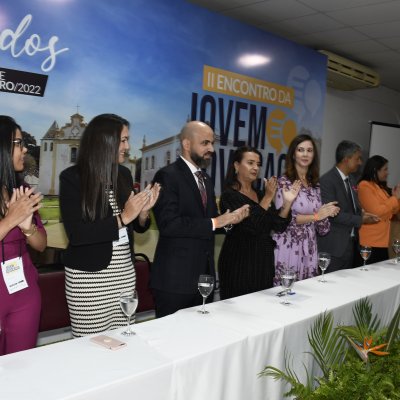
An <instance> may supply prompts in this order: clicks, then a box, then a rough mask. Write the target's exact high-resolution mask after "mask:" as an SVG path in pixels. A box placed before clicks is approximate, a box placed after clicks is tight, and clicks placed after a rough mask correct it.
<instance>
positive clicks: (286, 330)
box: [0, 261, 400, 400]
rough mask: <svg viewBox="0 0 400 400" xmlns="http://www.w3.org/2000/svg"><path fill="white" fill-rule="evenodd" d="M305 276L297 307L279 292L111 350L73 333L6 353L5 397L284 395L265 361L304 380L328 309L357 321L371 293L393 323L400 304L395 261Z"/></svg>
mask: <svg viewBox="0 0 400 400" xmlns="http://www.w3.org/2000/svg"><path fill="white" fill-rule="evenodd" d="M326 278H327V280H328V282H327V283H320V282H318V280H317V278H313V279H308V280H305V281H302V282H297V283H296V284H295V286H294V291H295V294H294V295H291V296H289V298H290V301H291V302H292V305H290V306H283V305H281V304H280V301H281V300H282V299H281V298H278V297H276V295H275V294H276V293H277V292H278V291H279V290H280V289H278V288H273V289H269V290H265V291H262V292H258V293H253V294H250V295H246V296H241V297H237V298H234V299H230V300H225V301H220V302H216V303H213V304H209V305H207V307H208V309H209V310H210V314H207V315H202V314H199V313H197V312H196V309H195V308H192V309H186V310H182V311H179V312H178V313H176V314H174V315H171V316H168V317H165V318H162V319H159V320H153V321H149V322H144V323H141V324H138V325H137V326H135V327H134V329H135V331H136V332H137V335H136V336H134V337H130V338H124V337H123V336H121V335H120V330H119V331H113V332H109V333H108V334H109V335H110V336H114V337H118V338H119V339H122V340H124V341H126V342H127V343H128V346H127V347H125V348H123V349H121V350H118V351H110V350H107V349H105V348H102V347H99V346H97V345H95V344H93V343H91V342H90V341H89V338H82V339H75V340H71V341H66V342H62V343H58V344H54V345H49V346H44V347H41V348H37V349H34V350H29V351H25V352H20V353H16V354H11V355H8V356H4V357H0V398H1V400H28V399H29V400H36V399H38V400H46V399H49V400H50V399H51V400H58V399H88V400H103V399H104V400H105V399H107V400H108V399H121V398H131V399H143V400H152V399H158V400H197V399H199V400H204V399H207V400H221V399H229V400H243V399H251V400H257V399H260V400H261V399H262V400H266V399H268V400H274V399H276V400H278V399H282V398H283V393H284V390H285V388H284V387H282V385H281V384H280V383H277V382H274V381H273V380H272V379H270V378H258V377H257V374H258V373H259V372H260V371H261V370H262V369H263V368H264V366H265V365H268V364H269V365H273V366H276V367H279V368H283V362H284V358H283V355H284V352H285V349H286V350H287V351H288V352H289V353H291V354H292V356H293V362H294V366H295V368H296V372H297V373H298V375H299V376H304V370H303V366H302V364H303V363H305V364H306V365H308V366H309V367H313V363H312V359H311V357H310V356H308V355H305V354H304V352H305V351H309V345H308V341H307V332H308V330H309V328H310V326H311V324H312V323H313V321H314V320H315V318H316V317H317V316H318V315H319V314H320V313H321V312H324V311H325V310H328V311H333V313H334V316H335V320H336V321H337V322H343V323H346V324H350V323H352V322H353V317H352V307H353V305H354V304H355V303H356V302H357V301H358V300H359V299H361V298H363V297H366V296H369V297H370V299H371V301H372V303H373V311H374V312H377V313H379V316H380V318H381V321H382V323H387V322H388V321H389V320H390V318H391V317H392V316H393V314H394V311H395V309H396V308H397V306H398V305H399V304H400V265H394V264H393V262H392V261H387V262H383V263H379V264H374V265H372V266H369V271H360V270H359V269H352V270H344V271H339V272H335V273H332V274H327V275H326Z"/></svg>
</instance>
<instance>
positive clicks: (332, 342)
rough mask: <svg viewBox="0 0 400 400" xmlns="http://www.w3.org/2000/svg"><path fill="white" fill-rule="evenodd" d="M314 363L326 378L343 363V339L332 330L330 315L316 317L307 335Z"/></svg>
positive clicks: (331, 317)
mask: <svg viewBox="0 0 400 400" xmlns="http://www.w3.org/2000/svg"><path fill="white" fill-rule="evenodd" d="M308 341H309V342H310V345H311V348H312V349H313V353H311V355H312V356H313V357H314V359H315V361H316V362H317V364H318V365H319V367H320V368H321V370H322V373H323V374H324V377H325V378H327V377H328V375H329V372H330V370H331V369H332V368H335V367H336V366H338V365H340V364H341V363H342V362H343V358H344V355H345V348H346V347H345V343H346V342H345V338H344V337H343V336H342V335H341V334H340V332H339V331H337V330H335V329H334V328H333V316H332V313H327V312H325V313H323V314H321V315H319V316H318V317H317V319H316V320H315V322H314V324H313V326H312V327H311V329H310V332H309V333H308Z"/></svg>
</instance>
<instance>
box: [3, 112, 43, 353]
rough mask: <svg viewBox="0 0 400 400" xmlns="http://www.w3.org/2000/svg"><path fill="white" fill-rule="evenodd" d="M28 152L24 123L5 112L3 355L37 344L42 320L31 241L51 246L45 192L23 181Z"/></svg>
mask: <svg viewBox="0 0 400 400" xmlns="http://www.w3.org/2000/svg"><path fill="white" fill-rule="evenodd" d="M26 152H27V149H26V146H25V143H24V140H23V138H22V132H21V128H20V126H19V125H18V124H17V123H16V122H15V121H14V120H13V119H12V118H11V117H8V116H4V115H1V116H0V182H1V192H0V242H1V244H0V262H1V274H0V329H1V331H0V355H4V354H9V353H14V352H16V351H21V350H26V349H30V348H32V347H34V346H35V345H36V339H37V334H38V329H39V318H40V305H41V304H40V302H41V297H40V291H39V287H38V284H37V271H36V268H35V266H34V265H33V264H32V261H31V259H30V256H29V253H28V249H27V244H29V246H30V247H32V248H33V249H35V250H39V251H43V250H44V249H45V248H46V243H47V239H46V232H45V230H44V228H43V225H42V223H41V221H40V217H39V214H38V213H37V211H38V209H39V208H40V201H41V199H42V195H41V194H40V193H37V194H34V193H33V190H32V189H30V188H29V187H27V186H26V185H23V182H22V179H20V177H19V174H18V173H19V172H21V171H22V170H23V169H24V157H25V154H26Z"/></svg>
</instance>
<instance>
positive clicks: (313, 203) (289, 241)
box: [273, 176, 330, 286]
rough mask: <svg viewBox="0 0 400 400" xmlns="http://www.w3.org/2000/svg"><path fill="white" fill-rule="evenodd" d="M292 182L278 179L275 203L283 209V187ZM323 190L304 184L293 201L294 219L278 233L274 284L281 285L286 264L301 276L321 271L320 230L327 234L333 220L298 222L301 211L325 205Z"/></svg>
mask: <svg viewBox="0 0 400 400" xmlns="http://www.w3.org/2000/svg"><path fill="white" fill-rule="evenodd" d="M291 185H292V183H291V182H290V181H289V179H288V178H287V177H286V176H281V177H280V178H279V179H278V190H277V193H276V196H275V205H276V208H277V209H279V208H280V207H282V204H283V197H282V190H283V188H290V187H291ZM321 205H322V203H321V191H320V187H319V185H317V186H316V187H312V186H308V187H305V186H302V188H301V190H300V192H299V194H298V195H297V197H296V199H295V201H294V202H293V204H292V220H291V221H290V224H289V226H288V227H287V229H286V230H285V231H284V232H282V233H275V234H274V235H273V239H274V240H275V241H276V247H275V278H274V285H275V286H277V285H280V275H281V272H282V270H283V268H284V267H286V266H287V267H291V268H292V269H294V270H295V272H296V274H297V280H302V279H307V278H311V277H313V276H316V275H318V250H317V233H318V234H319V235H321V236H323V235H326V234H327V233H328V232H329V230H330V222H329V219H328V218H325V219H323V220H321V221H318V222H310V223H306V224H301V225H298V224H297V223H296V217H297V215H299V214H300V215H303V214H305V215H310V214H314V213H316V212H317V211H318V209H319V208H320V207H321Z"/></svg>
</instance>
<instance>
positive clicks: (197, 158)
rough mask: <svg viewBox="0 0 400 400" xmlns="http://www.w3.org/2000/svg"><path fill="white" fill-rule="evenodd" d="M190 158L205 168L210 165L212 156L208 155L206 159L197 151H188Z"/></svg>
mask: <svg viewBox="0 0 400 400" xmlns="http://www.w3.org/2000/svg"><path fill="white" fill-rule="evenodd" d="M206 154H210V153H206ZM190 158H191V159H192V161H193V162H194V163H195V164H196V165H197V166H198V167H199V168H202V169H205V168H207V167H208V166H209V165H210V162H211V160H212V157H210V158H209V159H208V160H206V159H205V158H204V156H203V157H202V156H199V155H198V154H197V153H195V152H192V151H191V152H190Z"/></svg>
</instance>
